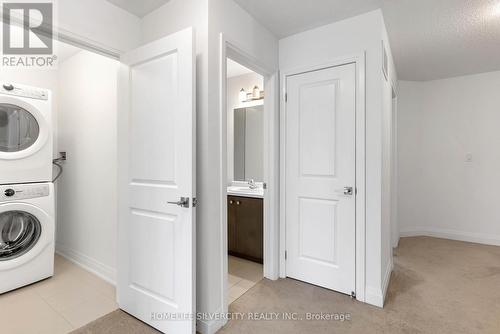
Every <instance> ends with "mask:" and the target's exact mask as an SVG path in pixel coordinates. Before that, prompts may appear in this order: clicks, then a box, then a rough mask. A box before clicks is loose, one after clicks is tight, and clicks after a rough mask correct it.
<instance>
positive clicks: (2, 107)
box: [0, 96, 49, 160]
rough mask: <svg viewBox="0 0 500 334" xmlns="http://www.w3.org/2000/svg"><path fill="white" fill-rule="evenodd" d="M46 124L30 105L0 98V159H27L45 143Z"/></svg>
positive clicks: (18, 100) (46, 135)
mask: <svg viewBox="0 0 500 334" xmlns="http://www.w3.org/2000/svg"><path fill="white" fill-rule="evenodd" d="M48 135H49V129H48V124H47V122H46V120H45V117H44V116H43V114H42V113H41V112H40V111H39V110H38V109H37V108H35V107H34V106H32V105H31V104H29V103H27V102H25V101H23V100H20V99H16V98H13V97H10V96H2V97H0V159H4V160H12V159H22V158H25V157H28V156H30V155H32V154H34V153H36V152H37V151H38V150H40V149H41V148H42V147H43V146H44V145H45V143H46V142H47V139H48Z"/></svg>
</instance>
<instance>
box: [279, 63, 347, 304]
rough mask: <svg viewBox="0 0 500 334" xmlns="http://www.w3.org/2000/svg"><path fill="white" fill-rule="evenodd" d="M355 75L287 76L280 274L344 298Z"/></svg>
mask: <svg viewBox="0 0 500 334" xmlns="http://www.w3.org/2000/svg"><path fill="white" fill-rule="evenodd" d="M355 73H356V68H355V64H348V65H343V66H338V67H331V68H327V69H322V70H318V71H312V72H307V73H303V74H298V75H293V76H289V77H287V79H286V90H287V100H288V101H287V104H286V120H285V140H286V144H285V147H286V149H285V150H286V151H285V159H286V161H285V166H286V167H285V178H286V180H285V182H286V183H285V189H286V194H285V195H286V203H285V205H286V217H285V218H286V250H287V254H286V255H287V259H286V275H287V276H288V277H291V278H295V279H298V280H301V281H305V282H308V283H311V284H315V285H319V286H322V287H325V288H328V289H332V290H336V291H339V292H342V293H347V294H351V292H355V283H356V282H355V251H356V250H355V246H356V244H355V232H356V230H355V228H356V226H355V223H356V221H355V194H354V192H355V183H356V182H355V181H356V180H355V175H356V174H355V93H356V92H355V89H356V85H355V77H356V76H355ZM346 187H352V188H353V193H352V195H351V194H349V191H348V190H347V189H348V188H346ZM344 192H345V193H344Z"/></svg>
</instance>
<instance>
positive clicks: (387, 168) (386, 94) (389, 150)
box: [380, 18, 397, 296]
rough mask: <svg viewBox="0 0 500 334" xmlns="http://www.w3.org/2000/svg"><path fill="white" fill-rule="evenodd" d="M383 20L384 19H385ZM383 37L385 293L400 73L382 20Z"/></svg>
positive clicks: (389, 258) (389, 261)
mask: <svg viewBox="0 0 500 334" xmlns="http://www.w3.org/2000/svg"><path fill="white" fill-rule="evenodd" d="M382 20H383V18H382ZM382 40H383V44H384V47H385V50H386V52H387V57H388V77H387V78H386V77H385V76H384V74H383V73H382V75H381V76H380V80H381V81H382V119H381V121H382V189H381V191H382V197H381V204H382V209H381V215H382V219H381V223H382V226H381V237H382V239H381V273H380V274H381V276H380V277H381V283H382V294H383V295H384V296H385V295H386V293H387V288H388V286H389V280H390V277H391V272H392V269H393V259H392V246H393V240H392V239H393V238H392V234H393V233H392V231H393V226H395V225H397V222H396V220H395V218H396V217H394V216H393V215H392V213H393V212H395V211H396V210H397V209H396V208H397V201H396V200H395V194H394V193H393V192H394V187H393V185H394V180H395V175H396V173H397V171H396V170H395V168H394V165H395V163H394V160H393V159H394V151H393V144H394V138H395V136H394V134H393V124H392V120H393V112H395V111H393V100H392V99H393V90H396V89H397V87H394V86H395V85H396V82H397V73H396V68H395V66H394V60H393V57H392V51H391V45H390V42H389V37H388V34H387V29H386V27H385V23H384V22H382Z"/></svg>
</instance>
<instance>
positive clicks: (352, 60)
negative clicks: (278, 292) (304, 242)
mask: <svg viewBox="0 0 500 334" xmlns="http://www.w3.org/2000/svg"><path fill="white" fill-rule="evenodd" d="M365 61H366V55H365V52H361V53H358V54H354V55H350V56H346V57H340V58H337V59H334V60H332V61H330V62H327V63H322V64H318V65H312V66H304V67H298V68H291V69H289V70H284V71H281V92H282V94H280V180H281V182H280V195H279V198H280V201H279V202H280V214H279V216H280V224H279V235H280V241H279V245H280V250H279V258H280V261H279V262H280V264H279V268H280V273H279V276H280V277H281V278H285V277H286V261H285V251H286V221H285V217H286V216H285V213H286V206H285V204H286V182H285V170H286V164H285V161H286V160H285V158H286V155H285V152H286V136H285V126H286V103H285V96H286V93H287V87H286V80H287V78H288V77H289V76H292V75H297V74H302V73H307V72H312V71H318V70H322V69H326V68H330V67H337V66H342V65H347V64H355V65H356V130H355V132H356V134H355V135H356V163H355V164H356V185H355V187H356V214H355V216H356V218H355V219H356V257H355V258H356V274H355V277H356V282H355V286H356V291H353V292H354V293H355V294H356V299H357V300H359V301H361V302H365V301H366V297H365V295H366V293H365V290H366V250H365V249H366V215H365V212H366V151H365V147H366V142H365V138H366V132H365V131H366V123H365V118H366V116H365V111H366V99H365V91H366V86H365V85H366V82H365V77H366V74H365V73H366V72H365V68H366V65H365Z"/></svg>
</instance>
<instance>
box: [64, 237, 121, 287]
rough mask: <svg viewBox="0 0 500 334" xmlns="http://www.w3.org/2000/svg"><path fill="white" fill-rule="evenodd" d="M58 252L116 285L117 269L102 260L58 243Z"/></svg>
mask: <svg viewBox="0 0 500 334" xmlns="http://www.w3.org/2000/svg"><path fill="white" fill-rule="evenodd" d="M56 253H57V254H59V255H61V256H62V257H64V258H66V259H68V260H69V261H71V262H73V263H74V264H76V265H78V266H80V267H82V268H83V269H85V270H87V271H90V272H91V273H93V274H95V275H97V276H99V277H100V278H102V279H103V280H105V281H106V282H108V283H110V284H113V285H116V269H115V268H112V267H110V266H108V265H106V264H104V263H102V262H99V261H97V260H96V259H94V258H91V257H90V256H87V255H85V254H82V253H80V252H77V251H75V250H72V249H70V248H68V247H65V246H64V245H61V244H58V243H56Z"/></svg>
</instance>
